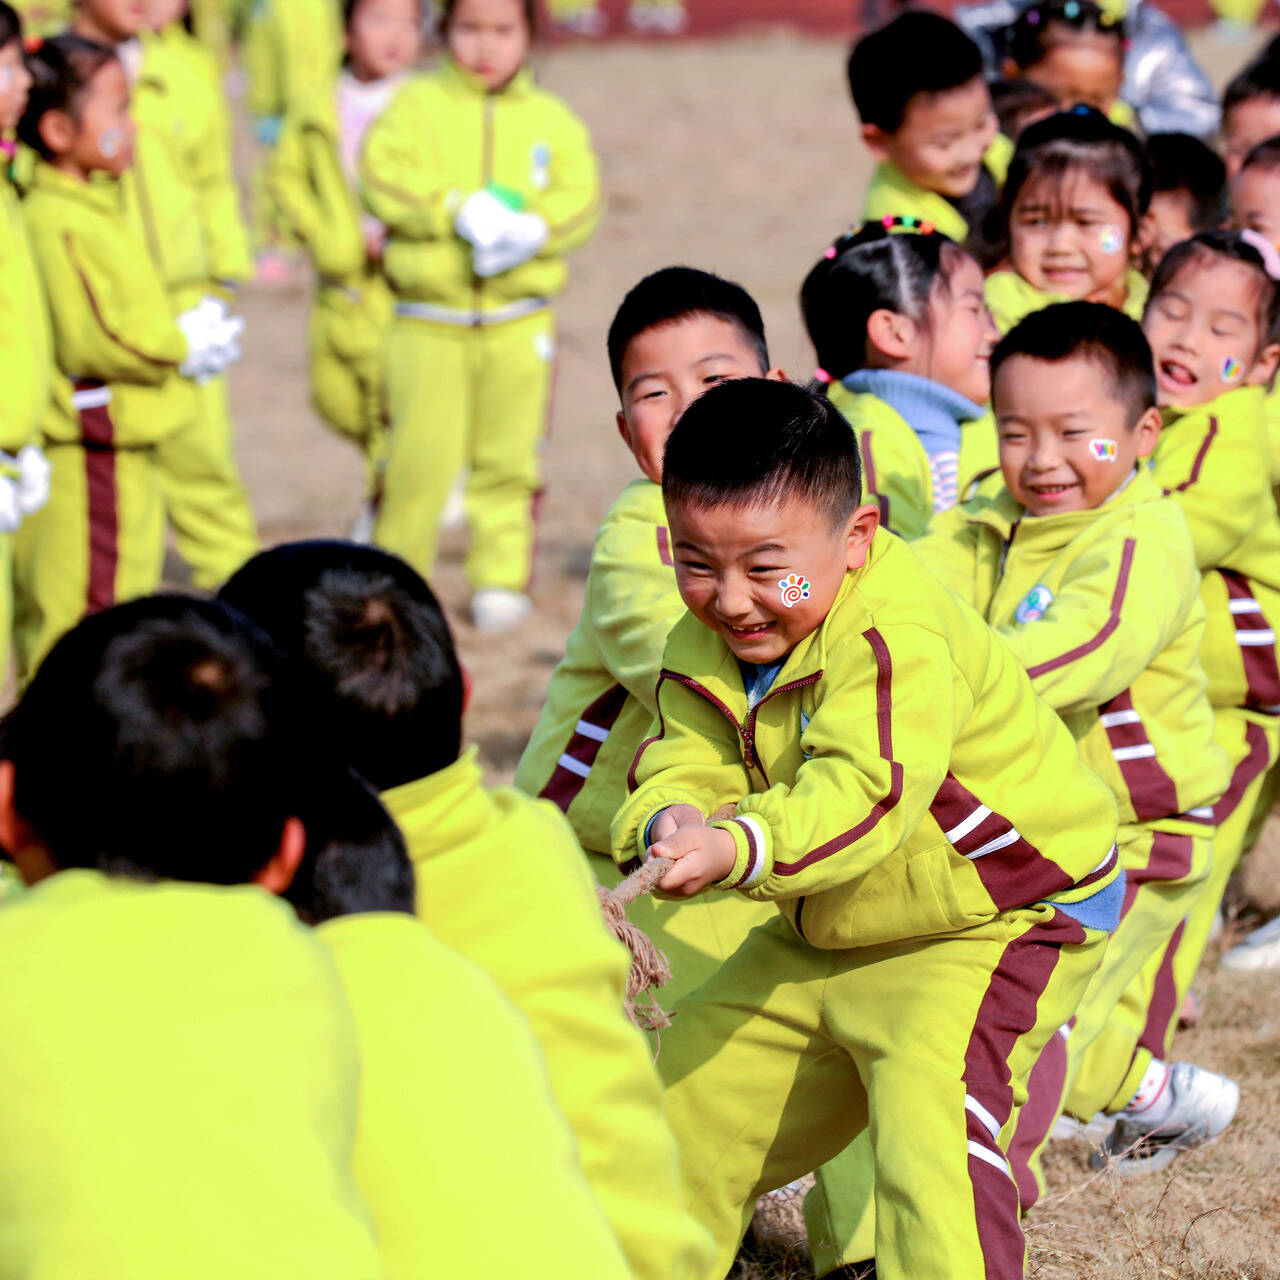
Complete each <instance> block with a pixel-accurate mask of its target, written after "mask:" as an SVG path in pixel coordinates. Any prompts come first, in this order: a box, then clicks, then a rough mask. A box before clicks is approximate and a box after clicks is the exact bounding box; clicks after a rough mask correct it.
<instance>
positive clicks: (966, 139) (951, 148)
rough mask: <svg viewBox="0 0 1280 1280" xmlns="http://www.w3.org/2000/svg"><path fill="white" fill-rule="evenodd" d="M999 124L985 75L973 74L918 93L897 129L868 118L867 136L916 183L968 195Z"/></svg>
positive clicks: (875, 150)
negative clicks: (945, 86)
mask: <svg viewBox="0 0 1280 1280" xmlns="http://www.w3.org/2000/svg"><path fill="white" fill-rule="evenodd" d="M998 127H999V126H998V123H997V120H996V113H995V111H994V110H993V109H992V106H991V93H990V91H989V90H988V89H987V84H986V81H985V80H983V78H982V77H981V76H974V78H973V79H972V80H970V81H969V82H968V83H967V84H962V85H961V86H960V87H959V88H957V89H947V90H945V91H944V92H942V93H918V94H916V95H915V97H913V98H912V99H911V101H910V102H909V103H908V104H907V113H906V116H905V117H904V118H903V121H902V127H901V128H900V129H899V130H898V131H897V132H896V133H886V132H885V131H884V130H883V129H881V128H879V127H878V126H876V125H873V124H868V125H863V126H862V137H863V141H865V142H866V144H867V148H868V150H870V152H871V154H872V155H873V156H874V157H875V158H876V159H877V160H892V161H893V163H894V164H896V165H897V166H898V168H899V169H901V170H902V172H903V173H904V174H906V176H907V177H908V178H910V179H911V181H912V182H914V183H915V184H916V185H917V186H921V187H924V188H925V189H926V190H927V191H936V192H938V193H939V194H940V195H944V196H966V195H968V194H969V192H970V191H972V190H973V188H974V187H975V185H976V184H977V181H978V178H979V177H980V176H981V173H982V157H983V156H984V155H985V154H986V150H987V148H988V147H989V146H990V145H991V142H992V139H993V138H994V137H995V136H996V132H997V129H998Z"/></svg>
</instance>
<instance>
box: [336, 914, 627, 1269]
mask: <svg viewBox="0 0 1280 1280" xmlns="http://www.w3.org/2000/svg"><path fill="white" fill-rule="evenodd" d="M316 934H317V936H318V937H319V938H320V940H321V941H322V942H323V943H324V944H325V945H326V946H327V947H328V949H329V952H330V954H331V955H332V957H333V962H334V964H335V966H336V967H337V970H338V977H339V978H340V979H341V981H342V986H343V989H344V990H345V992H346V995H347V1000H348V1002H349V1003H350V1005H351V1012H352V1015H353V1016H354V1018H355V1028H356V1044H357V1048H358V1049H359V1054H360V1111H359V1122H358V1124H357V1127H356V1141H355V1154H354V1158H353V1162H352V1167H353V1169H354V1171H355V1178H356V1185H357V1187H358V1188H359V1190H360V1193H361V1195H363V1197H364V1199H365V1201H366V1203H367V1204H368V1206H369V1210H370V1213H371V1214H372V1215H373V1221H374V1226H375V1227H376V1229H377V1236H378V1249H379V1252H380V1253H381V1255H382V1260H383V1263H384V1265H385V1267H386V1270H387V1275H388V1276H389V1277H390V1278H391V1280H426V1277H428V1276H472V1275H474V1276H504V1275H510V1276H514V1275H526V1274H527V1275H530V1276H564V1277H569V1276H582V1277H588V1276H589V1277H592V1278H593V1280H595V1277H599V1278H600V1280H626V1277H628V1276H629V1275H630V1272H629V1270H628V1268H627V1266H626V1263H625V1262H624V1260H623V1257H622V1253H621V1251H620V1250H619V1248H618V1242H617V1241H616V1240H615V1239H614V1236H613V1232H612V1231H611V1230H610V1229H609V1224H608V1222H607V1221H606V1219H605V1216H604V1214H603V1212H602V1211H601V1209H600V1206H599V1205H598V1204H597V1203H596V1199H595V1196H593V1195H592V1193H591V1189H590V1187H589V1186H588V1185H587V1182H586V1179H585V1178H584V1177H583V1176H582V1170H581V1169H580V1168H579V1167H578V1154H577V1150H576V1149H575V1147H574V1142H573V1135H572V1133H571V1132H570V1130H569V1126H568V1125H567V1124H566V1123H565V1119H564V1117H563V1116H562V1115H561V1114H560V1111H559V1109H558V1108H557V1107H556V1104H555V1099H554V1098H553V1097H552V1095H551V1087H550V1085H549V1084H548V1082H547V1068H546V1063H545V1062H544V1061H543V1057H542V1053H541V1051H540V1050H539V1049H538V1046H537V1043H536V1041H535V1040H534V1038H533V1036H532V1035H531V1033H530V1031H529V1026H528V1023H527V1022H526V1021H525V1019H524V1018H523V1017H522V1016H521V1015H520V1014H519V1013H518V1012H517V1011H516V1010H515V1009H514V1008H513V1007H512V1006H511V1004H509V1003H508V1002H507V1000H506V999H504V997H503V995H502V993H501V992H500V991H499V990H498V988H497V987H496V986H495V985H494V983H493V981H492V979H490V978H489V977H488V976H487V975H486V974H485V973H483V972H481V970H480V969H478V968H477V967H476V966H475V965H474V964H471V963H470V962H469V961H467V960H465V959H464V958H463V957H462V956H460V955H458V954H457V952H455V951H453V950H451V949H450V948H449V947H446V946H445V945H444V944H443V943H442V942H440V941H439V940H438V939H437V938H436V937H435V936H434V935H433V934H432V933H431V932H430V930H428V929H427V928H426V927H425V926H424V925H423V924H422V923H421V921H419V920H417V919H415V918H414V917H413V916H408V915H397V914H394V913H389V912H388V913H383V912H375V913H372V914H367V915H354V916H343V917H341V918H339V919H335V920H328V921H326V922H325V923H324V924H322V925H320V926H319V927H318V928H317V930H316ZM624 1163H625V1161H624ZM495 1205H500V1206H501V1210H500V1213H501V1225H500V1228H498V1229H495V1224H494V1206H495Z"/></svg>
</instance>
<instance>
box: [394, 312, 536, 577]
mask: <svg viewBox="0 0 1280 1280" xmlns="http://www.w3.org/2000/svg"><path fill="white" fill-rule="evenodd" d="M554 361H555V327H554V319H553V317H552V314H551V311H550V309H549V308H547V307H543V308H542V309H541V310H538V311H535V312H533V313H532V314H531V315H525V316H521V317H520V318H518V319H514V320H507V321H503V322H502V323H499V324H488V325H480V326H472V325H461V324H443V323H437V322H435V321H432V320H420V319H416V318H414V317H410V316H404V315H401V316H398V317H397V319H396V321H395V323H394V325H393V326H392V330H391V340H390V343H389V346H388V349H387V403H388V408H389V411H390V414H391V435H390V439H389V440H388V442H387V462H386V473H385V476H384V479H383V494H382V503H381V506H380V507H379V511H378V519H377V523H376V524H375V526H374V532H373V540H374V542H376V543H377V544H378V545H379V546H380V547H385V548H386V549H387V550H388V551H392V552H394V553H395V554H396V555H398V556H401V557H403V558H404V559H405V560H407V561H408V562H409V563H410V564H411V565H413V567H414V568H415V569H417V570H418V572H419V573H421V574H422V575H423V576H424V577H426V578H428V579H430V577H431V571H432V569H433V567H434V565H435V559H436V538H437V532H438V527H439V523H440V515H441V513H442V512H443V510H444V507H445V502H446V501H447V499H448V496H449V490H450V489H451V488H452V486H453V482H454V481H455V480H456V479H457V477H458V475H459V474H460V472H461V471H462V469H463V468H464V467H466V468H469V470H470V479H469V480H468V482H467V495H466V511H467V524H468V526H469V528H470V533H471V545H470V549H469V551H468V553H467V563H466V570H467V578H468V580H469V581H470V583H471V586H472V588H473V589H474V590H480V589H481V588H484V587H503V588H506V589H507V590H509V591H523V590H524V589H525V588H526V587H527V586H528V583H529V575H530V572H531V569H532V566H533V542H534V505H535V501H536V498H537V496H538V491H539V489H540V488H541V484H542V467H541V457H540V446H541V443H542V438H543V436H544V435H545V434H546V429H547V410H548V406H549V403H550V398H551V382H552V374H553V372H554Z"/></svg>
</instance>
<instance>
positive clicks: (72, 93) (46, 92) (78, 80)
mask: <svg viewBox="0 0 1280 1280" xmlns="http://www.w3.org/2000/svg"><path fill="white" fill-rule="evenodd" d="M118 61H119V58H118V57H117V56H116V51H115V50H114V49H110V48H108V47H107V46H106V45H105V44H99V43H98V42H97V41H96V40H86V39H84V38H83V37H82V36H75V35H71V34H69V33H68V34H66V35H61V36H54V37H53V39H51V40H42V41H41V42H40V45H39V47H38V48H37V49H35V50H34V51H33V52H31V53H28V54H27V55H26V64H27V70H28V71H29V72H30V73H31V92H30V93H29V94H28V95H27V105H26V107H25V108H24V109H23V112H22V118H21V119H20V120H19V121H18V129H17V133H18V139H19V140H20V141H21V142H23V143H24V144H25V145H26V146H28V147H30V148H31V149H32V151H34V152H35V153H36V154H37V155H38V156H40V157H41V158H42V159H45V160H51V159H53V153H52V152H51V151H50V150H49V148H48V147H47V146H46V145H45V141H44V139H43V138H42V137H41V136H40V121H41V120H43V119H44V118H45V116H47V115H48V114H49V112H50V111H65V112H66V113H67V114H68V115H69V116H71V118H72V119H73V120H74V119H77V118H78V111H79V107H80V99H81V97H82V96H83V95H84V91H85V90H86V89H87V88H88V87H89V84H90V82H91V81H92V80H93V78H94V76H96V75H97V74H98V72H99V71H101V70H102V68H103V67H105V66H106V65H107V64H108V63H110V62H118Z"/></svg>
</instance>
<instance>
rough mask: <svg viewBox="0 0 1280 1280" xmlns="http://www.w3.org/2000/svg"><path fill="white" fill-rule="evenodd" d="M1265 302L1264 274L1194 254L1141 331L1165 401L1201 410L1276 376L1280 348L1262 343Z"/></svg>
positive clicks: (1158, 300)
mask: <svg viewBox="0 0 1280 1280" xmlns="http://www.w3.org/2000/svg"><path fill="white" fill-rule="evenodd" d="M1261 301H1262V299H1261V297H1260V289H1259V284H1258V273H1257V271H1255V270H1254V269H1253V268H1251V267H1249V266H1248V265H1247V264H1246V263H1243V262H1233V261H1232V260H1231V259H1230V258H1224V257H1221V256H1220V255H1218V254H1212V255H1208V254H1206V255H1203V256H1202V257H1197V258H1193V259H1192V260H1191V261H1190V262H1188V263H1187V265H1186V266H1185V267H1183V268H1182V270H1181V271H1179V272H1178V274H1177V275H1175V276H1174V277H1173V279H1172V280H1170V281H1169V283H1168V285H1167V286H1166V287H1165V288H1164V289H1163V290H1162V291H1161V292H1160V294H1159V295H1158V296H1157V297H1155V298H1152V299H1151V301H1150V302H1149V303H1148V304H1147V310H1146V314H1145V315H1144V316H1143V317H1142V330H1143V332H1144V333H1145V334H1146V335H1147V341H1148V342H1150V343H1151V352H1152V354H1153V355H1154V356H1155V362H1156V395H1157V399H1158V400H1159V403H1160V404H1161V405H1178V406H1179V407H1182V408H1194V407H1195V406H1196V405H1199V404H1207V403H1208V402H1209V401H1210V400H1214V399H1216V398H1217V397H1218V396H1220V395H1222V393H1223V392H1224V391H1230V390H1232V388H1234V387H1242V386H1263V385H1265V384H1266V383H1267V382H1268V381H1270V379H1271V376H1272V375H1273V374H1274V373H1275V370H1276V360H1277V357H1280V348H1278V347H1276V346H1274V345H1270V346H1264V345H1263V338H1262V330H1261V325H1260V323H1259V308H1260V306H1261Z"/></svg>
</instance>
